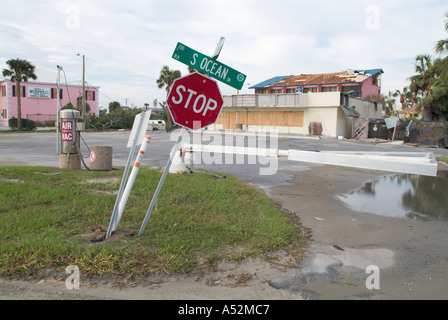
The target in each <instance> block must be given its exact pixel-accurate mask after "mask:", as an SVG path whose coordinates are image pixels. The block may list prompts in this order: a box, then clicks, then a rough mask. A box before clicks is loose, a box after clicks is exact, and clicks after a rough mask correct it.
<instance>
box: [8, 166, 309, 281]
mask: <svg viewBox="0 0 448 320" xmlns="http://www.w3.org/2000/svg"><path fill="white" fill-rule="evenodd" d="M122 174H123V172H122V171H121V170H119V171H110V172H93V171H68V170H64V169H57V168H49V167H15V166H7V167H0V276H5V275H15V276H17V275H22V276H24V275H26V276H35V275H36V274H37V273H38V272H39V270H49V269H55V270H59V271H60V270H65V268H66V267H67V266H69V265H76V266H78V267H79V268H80V270H81V272H82V274H83V276H84V275H85V276H89V275H103V274H114V275H122V276H129V275H141V276H146V275H148V274H151V273H156V272H164V273H188V272H191V271H194V270H197V269H198V268H199V267H201V266H202V267H204V265H205V266H207V267H212V266H213V265H214V264H216V263H217V262H218V261H220V260H222V259H233V260H242V259H244V258H247V257H251V256H260V255H265V254H267V253H269V252H273V251H275V250H278V249H280V248H285V247H288V248H290V249H291V252H301V250H300V248H302V246H303V245H304V243H305V240H304V237H303V236H302V234H301V227H300V224H299V223H297V221H296V222H294V221H293V220H292V218H291V216H290V215H288V214H286V213H285V212H283V211H282V210H281V209H280V208H279V207H278V206H277V205H276V204H275V203H274V202H273V201H271V200H270V199H268V198H267V197H266V196H265V195H264V194H263V193H262V192H261V191H260V190H258V189H256V188H254V187H252V186H248V185H246V184H245V183H244V182H242V181H240V180H238V179H236V178H234V177H229V176H227V177H223V178H217V176H216V175H208V174H201V173H194V174H178V175H168V176H167V179H166V181H165V184H164V187H163V189H162V191H161V193H160V196H159V199H158V202H157V205H156V210H155V211H154V212H153V213H152V215H151V218H150V220H149V222H148V225H147V227H146V230H145V233H144V234H143V235H141V236H139V235H138V231H139V229H140V226H141V224H142V222H143V219H144V216H145V214H146V211H147V210H148V207H149V203H150V202H151V199H152V195H153V192H154V191H155V189H156V187H157V184H158V182H159V179H160V176H161V173H160V172H159V171H157V170H153V169H149V168H142V169H141V170H140V171H139V175H138V176H137V179H136V181H135V183H134V187H133V190H132V192H131V195H130V197H129V200H128V202H127V205H126V208H125V211H124V214H123V218H122V220H121V222H120V225H119V228H118V230H117V232H116V233H114V234H113V235H112V237H111V238H110V239H108V240H104V236H105V233H106V229H107V227H108V224H109V220H110V217H111V213H112V210H113V207H114V204H115V200H116V194H114V192H116V191H117V190H118V189H119V185H120V181H121V177H122Z"/></svg>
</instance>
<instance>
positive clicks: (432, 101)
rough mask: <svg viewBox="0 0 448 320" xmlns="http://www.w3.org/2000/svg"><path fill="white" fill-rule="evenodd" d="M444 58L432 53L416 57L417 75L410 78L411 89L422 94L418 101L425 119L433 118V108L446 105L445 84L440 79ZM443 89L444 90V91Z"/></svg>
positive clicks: (415, 93)
mask: <svg viewBox="0 0 448 320" xmlns="http://www.w3.org/2000/svg"><path fill="white" fill-rule="evenodd" d="M441 62H442V59H440V58H436V59H433V58H432V56H430V55H427V54H425V55H419V56H417V58H416V65H415V72H416V73H417V74H416V75H414V76H412V77H411V78H410V80H411V84H410V86H409V89H410V90H411V91H412V92H413V93H414V96H417V95H418V94H421V95H422V99H421V100H420V102H419V103H418V109H423V110H422V113H423V118H424V121H431V120H432V110H433V109H434V108H436V107H444V106H443V101H442V100H441V99H442V98H443V95H444V93H443V92H444V91H445V87H446V84H445V86H441V84H443V83H442V82H441V80H440V70H441ZM442 91H443V92H442Z"/></svg>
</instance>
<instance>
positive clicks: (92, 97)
mask: <svg viewBox="0 0 448 320" xmlns="http://www.w3.org/2000/svg"><path fill="white" fill-rule="evenodd" d="M86 100H87V101H95V91H86Z"/></svg>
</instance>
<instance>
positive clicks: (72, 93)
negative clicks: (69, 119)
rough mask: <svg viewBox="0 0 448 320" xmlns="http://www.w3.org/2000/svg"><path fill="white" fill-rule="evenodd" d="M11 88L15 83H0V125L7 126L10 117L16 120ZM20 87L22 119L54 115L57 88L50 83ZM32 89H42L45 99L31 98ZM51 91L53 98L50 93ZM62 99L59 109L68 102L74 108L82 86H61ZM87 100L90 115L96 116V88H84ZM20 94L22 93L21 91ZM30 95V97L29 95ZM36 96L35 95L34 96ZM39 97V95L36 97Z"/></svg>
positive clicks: (97, 97)
mask: <svg viewBox="0 0 448 320" xmlns="http://www.w3.org/2000/svg"><path fill="white" fill-rule="evenodd" d="M13 86H14V87H15V83H14V82H11V81H2V82H0V125H1V126H8V120H9V119H11V118H12V117H15V118H17V97H15V96H13V93H12V91H13ZM21 87H25V89H21V90H25V97H23V95H22V96H21V110H22V119H26V118H27V115H31V114H42V115H53V116H55V115H56V110H57V99H56V93H57V86H56V84H51V83H37V82H22V83H21ZM33 88H41V89H43V90H44V91H43V95H45V97H42V95H41V97H32V94H33V93H32V92H30V90H32V89H33ZM52 89H53V98H52V96H51V91H52ZM60 89H62V99H61V103H60V107H61V108H62V107H63V106H65V105H66V104H68V103H69V102H71V103H72V104H73V105H74V106H76V99H77V98H78V97H80V96H81V95H82V86H73V85H69V86H65V85H61V86H60ZM86 91H87V92H88V93H87V96H88V97H87V98H86V103H87V104H89V106H90V113H94V114H96V115H98V105H99V103H98V102H99V101H98V100H99V95H98V87H86ZM21 94H22V91H21ZM30 94H31V95H30ZM35 95H36V94H35ZM37 96H39V95H37Z"/></svg>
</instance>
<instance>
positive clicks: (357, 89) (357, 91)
mask: <svg viewBox="0 0 448 320" xmlns="http://www.w3.org/2000/svg"><path fill="white" fill-rule="evenodd" d="M342 92H343V93H349V94H350V97H357V98H360V97H361V96H362V92H361V86H343V87H342Z"/></svg>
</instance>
